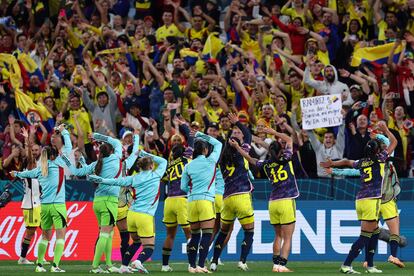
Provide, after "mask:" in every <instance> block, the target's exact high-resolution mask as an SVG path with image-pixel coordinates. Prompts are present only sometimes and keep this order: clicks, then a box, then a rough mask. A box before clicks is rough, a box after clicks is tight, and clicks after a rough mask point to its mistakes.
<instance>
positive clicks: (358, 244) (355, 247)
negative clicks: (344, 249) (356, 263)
mask: <svg viewBox="0 0 414 276" xmlns="http://www.w3.org/2000/svg"><path fill="white" fill-rule="evenodd" d="M371 236H372V233H371V232H365V231H361V234H360V236H359V238H358V239H357V240H356V241H355V242H354V243H353V244H352V246H351V250H350V251H349V253H348V256H347V257H346V259H345V262H344V265H346V266H351V264H352V261H353V260H354V259H355V258H356V257H358V255H359V253H360V252H361V250H362V249H363V248H364V247H365V246H368V243H369V240H370V238H371Z"/></svg>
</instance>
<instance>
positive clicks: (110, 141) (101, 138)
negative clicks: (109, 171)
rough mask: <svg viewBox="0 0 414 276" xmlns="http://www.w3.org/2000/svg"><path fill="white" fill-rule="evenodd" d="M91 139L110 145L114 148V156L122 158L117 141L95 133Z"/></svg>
mask: <svg viewBox="0 0 414 276" xmlns="http://www.w3.org/2000/svg"><path fill="white" fill-rule="evenodd" d="M93 139H95V140H96V141H100V142H105V143H108V144H110V145H111V146H112V147H113V148H114V154H115V155H116V156H118V157H119V158H120V159H121V158H122V144H121V142H120V141H119V140H118V139H114V138H112V137H110V136H106V135H103V134H100V133H97V132H94V133H93Z"/></svg>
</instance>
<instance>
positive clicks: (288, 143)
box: [263, 127, 293, 150]
mask: <svg viewBox="0 0 414 276" xmlns="http://www.w3.org/2000/svg"><path fill="white" fill-rule="evenodd" d="M263 131H264V132H265V133H267V134H270V135H273V136H275V137H276V138H280V139H282V140H283V141H285V142H286V148H288V149H290V150H292V149H293V139H292V138H291V137H290V136H289V135H286V134H284V133H281V132H277V131H276V130H274V129H272V128H270V127H266V128H264V130H263Z"/></svg>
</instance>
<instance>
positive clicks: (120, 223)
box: [111, 134, 139, 270]
mask: <svg viewBox="0 0 414 276" xmlns="http://www.w3.org/2000/svg"><path fill="white" fill-rule="evenodd" d="M138 149H139V135H138V134H134V136H133V147H132V151H131V153H130V155H129V156H128V158H126V159H125V160H124V161H122V177H125V176H126V175H127V172H128V170H129V169H131V168H132V166H133V165H134V163H135V161H136V160H137V158H138V155H137V153H138ZM131 201H132V196H131V190H130V188H129V187H121V188H120V191H119V196H118V215H117V218H116V227H117V228H118V231H119V235H120V237H121V246H120V251H121V258H122V259H123V258H124V257H125V253H126V251H127V249H128V247H129V238H130V237H129V232H128V224H127V216H128V209H129V205H130V204H131ZM112 234H113V233H112ZM112 234H111V235H112ZM130 269H131V270H132V268H130Z"/></svg>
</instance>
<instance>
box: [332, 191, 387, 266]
mask: <svg viewBox="0 0 414 276" xmlns="http://www.w3.org/2000/svg"><path fill="white" fill-rule="evenodd" d="M379 204H380V201H379V200H376V199H366V200H357V201H356V203H355V206H356V211H357V216H358V220H360V221H361V234H360V236H359V238H358V239H357V240H356V241H355V242H354V243H353V244H352V246H351V250H350V251H349V253H348V256H347V257H346V259H345V262H344V263H343V265H342V266H341V269H340V271H341V272H343V273H347V274H350V273H357V272H356V271H354V270H353V268H352V266H351V264H352V262H353V260H354V259H355V258H356V257H358V255H359V253H360V252H361V250H362V249H364V247H366V246H368V244H369V241H370V239H371V236H372V233H373V232H374V230H375V229H376V228H377V226H378V223H377V220H378V215H379Z"/></svg>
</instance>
